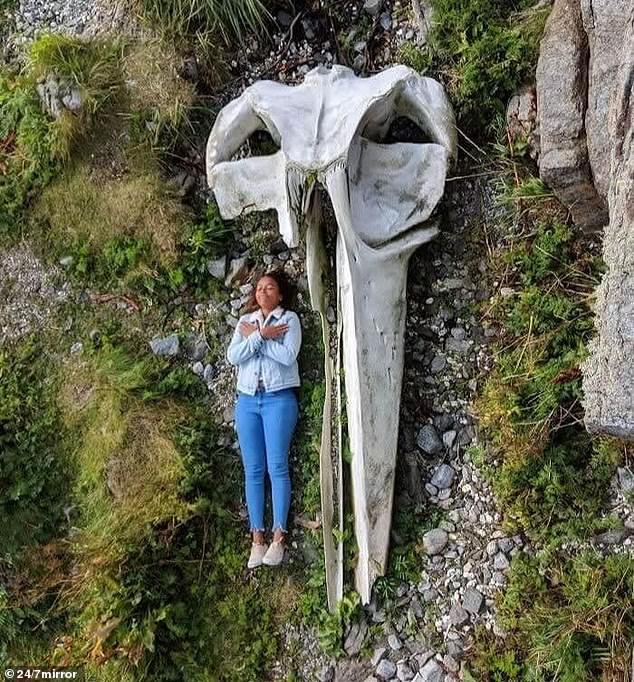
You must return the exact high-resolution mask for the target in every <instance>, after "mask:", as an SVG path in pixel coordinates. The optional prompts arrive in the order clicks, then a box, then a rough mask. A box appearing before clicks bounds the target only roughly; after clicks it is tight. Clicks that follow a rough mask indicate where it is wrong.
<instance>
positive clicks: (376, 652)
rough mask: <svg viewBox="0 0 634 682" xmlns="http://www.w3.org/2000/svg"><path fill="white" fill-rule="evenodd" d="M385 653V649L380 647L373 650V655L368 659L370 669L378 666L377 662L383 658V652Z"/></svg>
mask: <svg viewBox="0 0 634 682" xmlns="http://www.w3.org/2000/svg"><path fill="white" fill-rule="evenodd" d="M386 651H387V647H384V646H380V647H378V648H377V649H375V650H374V653H373V654H372V658H371V659H370V663H372V667H374V668H376V666H377V665H378V664H379V661H381V660H382V659H383V657H384V656H385V652H386Z"/></svg>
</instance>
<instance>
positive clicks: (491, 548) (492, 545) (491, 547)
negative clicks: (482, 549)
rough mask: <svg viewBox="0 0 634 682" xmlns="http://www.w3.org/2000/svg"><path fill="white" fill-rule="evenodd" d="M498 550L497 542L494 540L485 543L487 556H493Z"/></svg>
mask: <svg viewBox="0 0 634 682" xmlns="http://www.w3.org/2000/svg"><path fill="white" fill-rule="evenodd" d="M497 551H498V543H497V541H496V540H490V541H489V542H488V543H487V547H486V553H487V554H488V555H489V556H493V555H494V554H495V553H496V552H497Z"/></svg>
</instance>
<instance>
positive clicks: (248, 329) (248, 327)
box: [240, 322, 264, 337]
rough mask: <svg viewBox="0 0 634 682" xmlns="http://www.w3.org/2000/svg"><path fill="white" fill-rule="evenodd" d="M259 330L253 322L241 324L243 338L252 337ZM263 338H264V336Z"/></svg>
mask: <svg viewBox="0 0 634 682" xmlns="http://www.w3.org/2000/svg"><path fill="white" fill-rule="evenodd" d="M257 329H258V325H257V324H252V323H251V322H240V334H242V336H247V337H248V336H251V334H253V332H255V331H257ZM262 336H264V334H263V335H262Z"/></svg>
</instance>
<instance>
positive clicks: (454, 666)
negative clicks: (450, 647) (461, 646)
mask: <svg viewBox="0 0 634 682" xmlns="http://www.w3.org/2000/svg"><path fill="white" fill-rule="evenodd" d="M442 662H443V665H444V666H445V668H447V670H449V672H452V673H457V672H458V670H460V664H459V663H458V661H456V659H455V658H454V657H453V656H449V655H448V654H447V655H446V656H443V659H442Z"/></svg>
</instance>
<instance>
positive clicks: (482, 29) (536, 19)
mask: <svg viewBox="0 0 634 682" xmlns="http://www.w3.org/2000/svg"><path fill="white" fill-rule="evenodd" d="M533 4H534V3H533V2H532V1H531V0H513V1H511V2H507V1H506V0H435V2H434V17H433V25H432V29H431V31H430V34H429V38H428V46H426V47H425V48H424V49H420V48H417V47H415V46H413V45H411V46H403V47H402V48H401V51H400V55H399V56H400V57H401V58H402V59H403V60H404V62H405V63H406V64H408V65H410V66H412V67H413V68H415V69H416V70H418V71H421V72H424V73H425V74H426V75H429V76H434V77H437V78H438V79H440V80H441V81H442V82H443V84H444V85H445V86H446V88H447V90H448V94H449V96H450V99H451V101H452V103H453V105H454V107H455V108H456V113H457V118H458V122H459V123H460V125H461V126H463V127H464V128H465V129H466V130H468V131H469V133H471V134H472V135H475V136H476V137H478V138H481V137H482V132H483V131H489V132H491V130H492V128H493V125H494V121H495V118H496V116H497V115H499V114H503V113H504V111H505V109H506V105H507V102H508V100H509V98H510V97H511V96H512V95H513V94H514V92H515V91H516V89H517V88H518V87H519V86H520V85H521V84H522V83H523V82H524V81H525V80H527V79H528V78H530V77H531V76H532V74H533V72H534V69H535V65H536V63H537V55H538V49H539V40H540V38H541V34H542V30H543V26H544V22H545V20H546V16H547V14H548V9H544V10H537V11H536V10H531V9H530V7H531V6H532V5H533Z"/></svg>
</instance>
